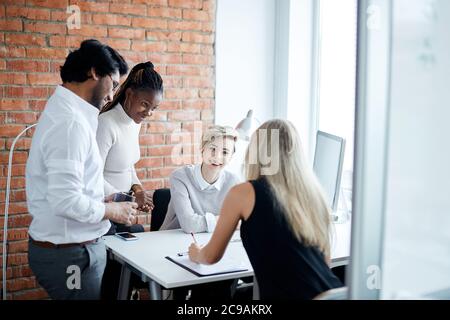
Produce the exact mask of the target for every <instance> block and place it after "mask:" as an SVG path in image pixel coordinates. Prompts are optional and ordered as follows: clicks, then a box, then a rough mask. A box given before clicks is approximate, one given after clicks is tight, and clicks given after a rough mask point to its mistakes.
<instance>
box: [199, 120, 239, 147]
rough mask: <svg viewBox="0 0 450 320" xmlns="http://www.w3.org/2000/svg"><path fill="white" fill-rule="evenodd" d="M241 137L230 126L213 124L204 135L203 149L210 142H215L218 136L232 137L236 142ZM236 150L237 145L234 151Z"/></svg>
mask: <svg viewBox="0 0 450 320" xmlns="http://www.w3.org/2000/svg"><path fill="white" fill-rule="evenodd" d="M238 137H239V134H238V132H237V131H236V130H235V129H234V128H233V127H230V126H217V125H216V126H211V127H209V128H208V129H207V130H206V131H205V132H204V133H203V135H202V143H201V149H202V150H203V149H204V148H205V146H206V145H207V144H208V143H211V142H213V141H214V140H216V139H217V138H231V139H233V141H234V142H236V141H237V139H238ZM234 151H236V146H235V147H234V149H233V152H234Z"/></svg>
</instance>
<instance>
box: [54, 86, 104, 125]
mask: <svg viewBox="0 0 450 320" xmlns="http://www.w3.org/2000/svg"><path fill="white" fill-rule="evenodd" d="M55 94H56V95H57V96H59V97H61V98H62V99H66V100H69V101H70V102H71V103H70V106H71V107H72V108H73V109H75V110H76V111H77V112H79V114H81V115H82V117H83V118H84V119H85V120H86V122H87V123H88V124H89V126H90V127H91V128H92V130H93V131H94V132H96V131H97V126H98V115H99V113H100V110H98V109H97V108H96V107H94V106H93V105H92V104H90V103H89V102H87V101H86V100H84V99H83V98H81V97H80V96H78V95H77V94H75V93H74V92H73V91H71V90H69V89H67V88H65V87H63V86H57V87H56V90H55Z"/></svg>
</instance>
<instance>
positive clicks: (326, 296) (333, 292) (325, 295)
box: [314, 287, 348, 300]
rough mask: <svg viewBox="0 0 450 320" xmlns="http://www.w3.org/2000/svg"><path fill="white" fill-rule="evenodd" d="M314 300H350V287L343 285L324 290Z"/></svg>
mask: <svg viewBox="0 0 450 320" xmlns="http://www.w3.org/2000/svg"><path fill="white" fill-rule="evenodd" d="M314 300H348V288H347V287H341V288H335V289H330V290H327V291H325V292H322V293H321V294H319V295H318V296H316V297H315V298H314Z"/></svg>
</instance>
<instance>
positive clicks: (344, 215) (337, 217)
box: [331, 210, 350, 223]
mask: <svg viewBox="0 0 450 320" xmlns="http://www.w3.org/2000/svg"><path fill="white" fill-rule="evenodd" d="M348 220H350V214H349V213H348V211H347V210H337V211H334V212H332V213H331V221H332V222H333V223H346V222H347V221H348Z"/></svg>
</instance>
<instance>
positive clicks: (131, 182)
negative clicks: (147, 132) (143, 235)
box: [97, 62, 163, 212]
mask: <svg viewBox="0 0 450 320" xmlns="http://www.w3.org/2000/svg"><path fill="white" fill-rule="evenodd" d="M162 94H163V80H162V78H161V76H160V75H159V74H158V72H156V71H155V69H154V66H153V64H152V63H151V62H145V63H139V64H137V65H136V66H135V67H134V68H133V69H132V70H131V71H130V73H129V75H128V77H127V79H126V80H125V82H124V83H123V84H122V85H121V87H120V88H119V89H118V91H117V93H116V94H115V96H114V99H113V100H112V101H111V102H110V103H108V104H107V105H106V106H105V107H104V108H103V109H102V111H101V113H100V117H99V122H98V129H97V143H98V147H99V150H100V155H101V157H102V159H103V162H104V172H103V175H104V178H105V196H107V197H108V196H112V195H114V194H115V193H118V192H130V191H131V192H132V193H134V196H135V197H136V202H137V203H138V205H139V210H141V211H145V212H148V211H150V210H151V209H152V206H153V204H152V200H151V196H150V195H149V194H148V193H147V192H145V190H144V188H143V187H142V185H141V183H140V181H139V178H138V177H137V175H136V170H135V167H134V166H135V164H136V162H138V161H139V158H140V147H139V131H140V129H141V124H142V122H143V121H144V120H145V119H146V118H148V117H151V115H152V113H153V111H154V110H155V109H156V108H158V106H159V104H160V103H161V100H162Z"/></svg>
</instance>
